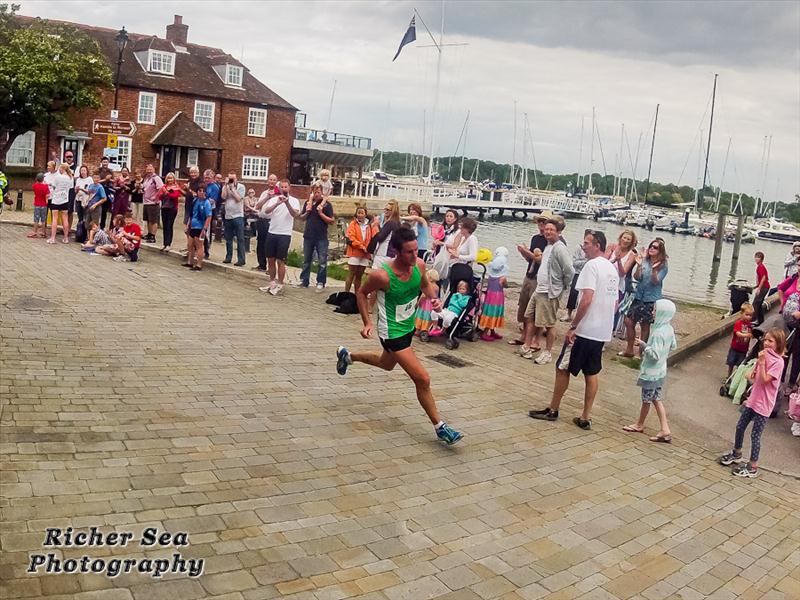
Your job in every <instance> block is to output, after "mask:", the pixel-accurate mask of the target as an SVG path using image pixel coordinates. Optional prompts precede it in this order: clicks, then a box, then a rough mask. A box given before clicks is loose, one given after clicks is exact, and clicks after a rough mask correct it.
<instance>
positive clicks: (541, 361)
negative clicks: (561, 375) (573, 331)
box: [533, 350, 553, 365]
mask: <svg viewBox="0 0 800 600" xmlns="http://www.w3.org/2000/svg"><path fill="white" fill-rule="evenodd" d="M533 362H535V363H536V364H537V365H546V364H547V363H550V362H553V355H552V354H550V352H548V351H547V350H543V351H542V353H541V354H540V355H539V356H537V357H536V359H535V360H534V361H533Z"/></svg>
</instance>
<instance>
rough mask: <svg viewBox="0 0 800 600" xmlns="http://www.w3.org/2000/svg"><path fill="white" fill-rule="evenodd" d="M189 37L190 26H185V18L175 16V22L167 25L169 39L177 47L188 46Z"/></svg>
mask: <svg viewBox="0 0 800 600" xmlns="http://www.w3.org/2000/svg"><path fill="white" fill-rule="evenodd" d="M188 37H189V26H188V25H184V24H183V17H182V16H181V15H175V22H174V23H173V24H172V25H167V39H168V40H169V41H170V42H172V43H173V44H175V45H176V46H186V42H187V39H188Z"/></svg>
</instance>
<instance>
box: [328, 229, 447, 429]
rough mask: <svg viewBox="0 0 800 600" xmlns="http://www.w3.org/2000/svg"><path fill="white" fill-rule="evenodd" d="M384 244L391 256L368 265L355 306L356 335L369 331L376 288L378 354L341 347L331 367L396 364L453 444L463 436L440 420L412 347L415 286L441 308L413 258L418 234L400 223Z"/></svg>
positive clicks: (388, 368) (341, 371)
mask: <svg viewBox="0 0 800 600" xmlns="http://www.w3.org/2000/svg"><path fill="white" fill-rule="evenodd" d="M389 244H390V245H391V246H392V248H394V250H395V251H396V252H397V256H396V258H395V259H394V260H391V261H389V262H388V263H386V264H384V265H382V268H380V269H375V270H373V271H372V272H371V273H370V275H369V277H368V278H367V281H366V283H364V285H362V286H361V289H359V290H358V293H357V294H356V297H357V298H358V310H359V312H360V313H361V320H362V321H363V322H364V328H363V329H362V330H361V337H363V338H364V339H369V337H370V336H371V335H372V318H371V315H370V310H369V300H368V296H369V295H370V294H371V293H372V292H375V291H377V292H378V339H379V340H380V342H381V346H383V353H382V354H377V353H372V352H357V353H352V354H351V353H350V352H349V351H348V350H347V348H345V347H344V346H339V349H338V350H337V351H336V358H337V361H336V371H337V372H338V373H339V375H344V374H345V373H346V372H347V367H348V366H349V365H351V364H353V363H354V362H362V363H366V364H368V365H372V366H373V367H380V368H381V369H384V370H385V371H391V370H392V369H394V367H395V365H398V364H399V365H400V367H402V369H403V370H404V371H405V372H406V373H407V374H408V376H409V377H410V378H411V380H412V381H413V382H414V385H415V386H416V388H417V400H419V403H420V404H421V405H422V408H423V409H424V410H425V413H426V414H427V415H428V418H429V419H430V420H431V423H433V426H434V427H435V429H436V435H437V437H438V438H439V439H440V440H442V441H443V442H446V443H447V444H455V443H456V442H457V441H458V440H460V439H461V438H462V437H463V435H462V434H461V433H459V432H458V431H456V430H455V429H453V428H452V427H450V426H449V425H448V424H447V423H445V422H444V421H442V419H441V418H440V416H439V411H438V410H437V409H436V401H435V400H434V399H433V394H432V393H431V378H430V375H428V372H427V371H426V370H425V367H423V366H422V364H421V363H420V362H419V359H418V358H417V356H416V355H415V354H414V350H413V349H412V348H411V340H412V339H413V337H414V312H415V309H416V307H417V298H418V297H419V293H420V291H422V293H424V294H425V295H426V296H427V297H428V298H431V299H432V301H433V308H434V310H441V308H442V303H441V301H440V300H439V299H438V298H437V295H436V287H435V286H434V285H433V284H432V283H431V282H430V281H428V278H427V277H425V263H424V262H423V261H422V260H421V259H420V258H418V257H417V239H416V235H415V233H414V231H413V230H412V229H407V228H405V227H402V228H400V229H398V230H397V231H395V232H394V235H393V236H392V239H391V241H390V242H389Z"/></svg>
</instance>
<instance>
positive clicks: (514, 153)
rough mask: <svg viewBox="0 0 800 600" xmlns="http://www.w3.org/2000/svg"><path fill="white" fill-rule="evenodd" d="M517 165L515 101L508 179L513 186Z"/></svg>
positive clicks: (515, 102)
mask: <svg viewBox="0 0 800 600" xmlns="http://www.w3.org/2000/svg"><path fill="white" fill-rule="evenodd" d="M516 164H517V101H516V100H514V135H513V137H512V144H511V176H510V177H509V179H508V182H509V183H510V184H511V185H512V186H513V185H514V169H515V165H516Z"/></svg>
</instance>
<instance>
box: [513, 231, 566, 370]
mask: <svg viewBox="0 0 800 600" xmlns="http://www.w3.org/2000/svg"><path fill="white" fill-rule="evenodd" d="M559 219H560V217H559V218H556V217H553V218H551V219H549V220H548V221H547V222H546V223H545V226H544V237H545V239H546V240H547V247H546V248H545V249H544V251H543V252H542V258H541V265H540V267H539V271H538V273H537V274H536V290H535V291H534V293H533V295H532V296H531V300H530V302H529V303H528V310H527V311H526V313H525V316H526V318H531V317H533V319H534V321H533V325H534V327H533V328H531V327H528V328H526V331H525V336H526V337H525V344H524V345H523V349H525V348H530V351H529V352H524V353H522V357H523V358H531V357H532V353H533V348H531V344H532V343H533V342H534V340H536V338H537V337H538V336H539V333H540V332H542V331H544V333H545V349H544V350H543V351H542V352H541V354H539V356H537V357H536V360H535V361H534V362H535V363H536V364H537V365H545V364H547V363H549V362H551V361H552V360H553V354H552V352H553V343H554V342H555V339H556V323H557V322H558V309H559V308H560V303H561V296H562V295H563V294H564V293H565V292H566V293H569V288H570V286H571V285H572V276H573V275H574V274H575V268H574V267H573V266H572V257H571V256H570V253H569V250H567V245H566V244H565V243H564V242H563V241H562V240H561V236H560V234H559V231H558V228H559V225H560V224H561V220H559ZM531 304H533V306H534V308H533V310H531Z"/></svg>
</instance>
